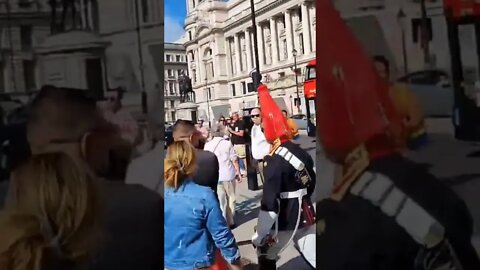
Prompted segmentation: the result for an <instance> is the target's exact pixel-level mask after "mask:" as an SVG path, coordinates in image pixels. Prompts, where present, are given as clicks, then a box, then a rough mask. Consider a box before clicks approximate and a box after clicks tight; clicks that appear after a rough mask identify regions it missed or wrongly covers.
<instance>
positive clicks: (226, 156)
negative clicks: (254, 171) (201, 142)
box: [204, 125, 242, 228]
mask: <svg viewBox="0 0 480 270" xmlns="http://www.w3.org/2000/svg"><path fill="white" fill-rule="evenodd" d="M212 130H213V131H212V132H211V137H212V138H211V140H209V141H208V142H207V143H206V144H205V147H204V150H205V151H209V152H212V153H214V154H215V155H216V156H217V159H218V165H219V166H218V167H219V172H218V175H219V179H218V186H217V194H218V199H219V202H220V208H221V209H222V213H223V216H224V218H225V220H226V221H227V223H228V225H229V226H230V228H234V227H235V219H234V217H235V203H236V198H235V181H238V182H239V183H240V182H241V181H242V180H241V179H242V178H241V177H240V166H239V164H238V156H237V154H236V152H235V149H234V148H233V145H232V143H231V142H230V141H228V140H225V139H224V138H223V136H224V135H225V127H223V126H222V125H217V126H216V127H215V128H214V129H212Z"/></svg>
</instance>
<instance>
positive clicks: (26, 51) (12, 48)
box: [0, 0, 50, 98]
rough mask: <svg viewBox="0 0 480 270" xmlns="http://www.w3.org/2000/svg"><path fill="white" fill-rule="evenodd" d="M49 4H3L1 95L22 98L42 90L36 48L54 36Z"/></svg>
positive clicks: (1, 11) (0, 4) (0, 50)
mask: <svg viewBox="0 0 480 270" xmlns="http://www.w3.org/2000/svg"><path fill="white" fill-rule="evenodd" d="M47 2H48V1H46V0H45V1H2V2H0V17H2V20H1V23H0V93H8V94H10V95H13V96H15V95H17V96H19V97H20V98H21V97H22V96H23V97H24V96H25V94H26V93H28V92H30V91H34V90H36V89H37V88H38V87H39V80H40V78H39V69H38V68H39V65H38V58H37V57H36V55H35V48H36V47H37V46H38V45H39V44H41V43H43V42H44V40H45V38H46V37H47V36H48V35H49V34H50V7H49V6H48V4H47Z"/></svg>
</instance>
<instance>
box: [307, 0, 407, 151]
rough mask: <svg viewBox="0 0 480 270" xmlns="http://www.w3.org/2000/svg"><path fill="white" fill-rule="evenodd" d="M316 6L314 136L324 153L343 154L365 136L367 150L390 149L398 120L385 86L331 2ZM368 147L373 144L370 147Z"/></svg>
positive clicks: (397, 127) (323, 0) (323, 2)
mask: <svg viewBox="0 0 480 270" xmlns="http://www.w3.org/2000/svg"><path fill="white" fill-rule="evenodd" d="M317 3H318V6H317V12H318V13H319V14H317V20H318V22H317V28H316V30H317V38H318V39H319V40H321V41H322V42H317V58H318V59H319V61H317V67H316V68H317V88H318V90H319V91H317V99H316V113H317V123H318V124H317V132H318V133H317V134H319V137H320V139H321V142H322V144H323V147H324V148H325V150H326V151H327V153H328V152H332V151H335V152H343V153H348V152H349V151H350V150H352V149H354V148H356V147H357V146H359V145H362V144H370V142H371V140H375V141H376V142H379V141H382V143H380V144H377V143H374V144H372V147H370V148H368V146H367V148H368V151H369V153H370V155H372V156H373V155H375V154H376V152H377V151H379V152H383V151H385V150H386V151H387V152H388V151H389V150H394V148H395V145H396V143H395V142H394V141H395V138H396V135H395V134H398V132H400V127H401V126H400V123H401V122H400V118H399V116H398V114H397V112H396V110H395V108H394V106H393V103H392V101H391V99H390V96H389V86H388V85H387V84H386V83H385V82H384V81H383V80H382V79H381V78H380V77H379V76H378V74H377V72H376V71H375V68H374V65H373V63H372V61H371V59H370V57H368V56H367V55H366V54H365V52H364V51H363V48H362V47H361V45H360V44H359V43H358V41H357V40H356V38H355V36H354V35H353V33H352V32H351V31H350V29H349V28H348V26H347V25H346V24H345V22H344V21H343V20H342V18H341V17H340V15H339V13H338V12H337V11H336V10H335V8H334V6H333V4H332V1H331V0H319V1H318V2H317ZM373 145H375V146H374V147H373Z"/></svg>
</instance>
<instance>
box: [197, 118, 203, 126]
mask: <svg viewBox="0 0 480 270" xmlns="http://www.w3.org/2000/svg"><path fill="white" fill-rule="evenodd" d="M203 122H204V121H203V119H200V120H198V122H197V125H198V126H199V127H203Z"/></svg>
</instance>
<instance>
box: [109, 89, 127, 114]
mask: <svg viewBox="0 0 480 270" xmlns="http://www.w3.org/2000/svg"><path fill="white" fill-rule="evenodd" d="M107 99H108V102H109V104H110V108H111V109H112V110H113V111H114V112H116V111H118V110H120V109H121V108H122V99H123V91H122V90H121V89H118V90H115V91H112V92H110V93H108V94H107Z"/></svg>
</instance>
